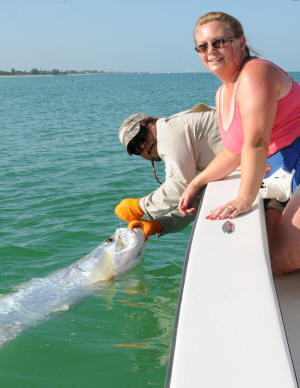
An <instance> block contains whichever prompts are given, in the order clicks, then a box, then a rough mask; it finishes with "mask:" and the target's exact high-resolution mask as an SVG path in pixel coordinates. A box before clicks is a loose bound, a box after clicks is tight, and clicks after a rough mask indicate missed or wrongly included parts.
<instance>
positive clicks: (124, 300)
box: [0, 73, 299, 388]
mask: <svg viewBox="0 0 300 388" xmlns="http://www.w3.org/2000/svg"><path fill="white" fill-rule="evenodd" d="M298 75H299V73H298ZM298 78H299V77H298ZM218 85H219V82H218V80H217V79H215V78H214V77H213V76H211V75H210V74H155V75H154V74H153V75H150V74H148V75H147V74H141V75H97V76H74V77H63V76H57V77H18V78H0V95H1V104H0V113H1V122H0V167H1V168H0V183H1V186H0V225H1V226H0V259H1V261H0V269H1V271H0V293H1V294H7V293H10V292H12V291H14V290H15V287H16V286H17V285H18V284H20V283H22V282H24V281H27V280H29V279H31V278H33V277H39V276H45V275H47V274H49V273H50V272H52V271H54V270H56V269H59V268H63V267H65V266H67V265H69V264H71V263H72V262H74V261H75V260H77V259H79V258H81V257H82V256H84V255H86V254H87V253H89V252H90V251H91V250H92V249H94V248H95V247H96V246H97V245H98V244H99V243H100V242H101V241H102V240H104V239H105V238H106V237H108V236H110V235H111V234H112V232H113V231H114V230H115V229H116V228H117V227H119V226H125V223H123V222H121V221H120V220H119V219H118V218H117V217H116V216H115V214H114V207H115V205H116V204H117V203H118V202H119V201H120V200H121V199H122V198H124V197H140V196H143V195H146V194H147V193H149V192H151V191H152V190H154V189H155V188H156V187H157V183H156V181H155V180H154V178H153V176H152V171H151V166H150V165H149V162H146V161H143V160H142V159H141V158H138V157H132V158H130V157H129V156H128V155H127V154H126V152H125V151H124V150H123V148H122V146H121V144H120V143H119V141H118V137H117V129H118V127H119V125H120V123H121V121H122V120H123V119H124V118H125V117H126V116H128V115H129V114H131V113H134V112H143V113H149V114H151V115H153V116H158V117H159V116H165V115H169V114H172V113H175V112H177V111H180V110H183V109H187V108H189V107H192V106H193V105H194V104H196V103H198V102H206V103H209V104H213V103H214V102H213V101H214V93H215V91H216V89H217V87H218ZM158 170H159V172H158V173H159V175H160V177H162V178H163V173H164V172H163V165H161V166H160V167H159V168H158ZM190 232H191V226H189V227H187V228H186V229H185V230H184V231H182V232H180V233H178V234H176V235H168V236H164V237H162V238H155V237H152V238H150V239H149V241H148V243H147V248H146V252H145V255H144V260H143V262H142V263H141V264H140V265H139V266H138V267H137V268H136V269H134V270H132V271H131V272H129V273H128V274H126V275H124V276H123V277H122V278H120V279H118V280H114V281H111V282H108V283H107V284H104V285H103V288H101V289H100V290H98V291H97V292H96V293H94V294H93V295H92V296H90V297H88V298H87V299H85V300H84V301H83V302H82V303H80V304H78V305H76V306H73V307H72V308H71V309H69V310H68V311H64V312H59V313H56V314H54V315H53V316H52V317H51V319H49V320H48V321H46V322H45V323H43V324H41V325H39V326H37V327H35V328H32V329H31V330H28V331H27V332H25V333H24V334H23V335H22V336H20V337H18V338H17V339H15V340H13V341H11V342H9V343H8V344H7V345H5V346H4V347H3V348H1V349H0V384H1V388H2V387H3V388H18V387H22V388H27V387H28V388H35V387H43V388H50V387H51V388H52V387H64V388H69V387H78V388H79V387H86V388H92V387H103V388H116V387H122V388H125V387H134V388H136V387H137V388H140V387H141V388H143V387H148V386H149V387H163V386H164V381H165V376H166V371H167V364H168V357H169V350H170V344H171V341H172V330H173V320H174V314H175V310H176V303H177V296H178V291H179V287H180V280H181V271H182V265H183V261H184V257H185V251H186V247H187V244H188V240H189V235H190Z"/></svg>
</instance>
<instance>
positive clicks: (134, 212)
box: [115, 198, 144, 222]
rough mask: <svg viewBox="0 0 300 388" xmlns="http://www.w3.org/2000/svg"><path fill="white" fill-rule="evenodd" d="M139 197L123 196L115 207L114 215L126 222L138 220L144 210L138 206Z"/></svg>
mask: <svg viewBox="0 0 300 388" xmlns="http://www.w3.org/2000/svg"><path fill="white" fill-rule="evenodd" d="M139 199H140V198H138V199H135V198H125V199H123V201H121V202H120V203H119V204H118V205H117V206H116V208H115V213H116V215H117V216H118V217H119V218H121V219H122V220H124V221H126V222H130V221H134V220H139V219H140V218H142V217H143V215H144V212H143V211H142V210H141V208H140V207H139Z"/></svg>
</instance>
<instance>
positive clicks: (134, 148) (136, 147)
mask: <svg viewBox="0 0 300 388" xmlns="http://www.w3.org/2000/svg"><path fill="white" fill-rule="evenodd" d="M147 135H148V128H147V127H143V126H142V125H140V131H139V133H138V134H137V135H136V136H135V137H134V138H133V139H132V140H130V142H129V143H128V146H127V151H128V153H129V155H132V154H134V155H140V154H141V153H142V151H143V150H142V149H141V147H140V146H141V144H143V143H145V141H146V140H147Z"/></svg>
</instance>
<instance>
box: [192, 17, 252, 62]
mask: <svg viewBox="0 0 300 388" xmlns="http://www.w3.org/2000/svg"><path fill="white" fill-rule="evenodd" d="M209 22H221V23H223V24H225V26H226V27H228V28H229V29H230V30H231V31H232V34H233V37H234V38H239V37H240V36H243V35H245V34H244V29H243V27H242V24H241V23H240V22H239V21H238V20H237V19H236V18H235V17H233V16H231V15H229V14H227V13H225V12H208V13H207V14H205V15H203V16H200V18H199V19H198V20H197V22H196V25H195V29H194V39H195V43H196V44H197V42H196V32H197V30H198V28H199V27H200V26H203V25H204V24H207V23H209ZM252 51H254V52H255V50H252ZM246 53H247V55H248V56H250V49H249V47H248V46H246ZM255 53H256V52H255ZM256 54H257V53H256Z"/></svg>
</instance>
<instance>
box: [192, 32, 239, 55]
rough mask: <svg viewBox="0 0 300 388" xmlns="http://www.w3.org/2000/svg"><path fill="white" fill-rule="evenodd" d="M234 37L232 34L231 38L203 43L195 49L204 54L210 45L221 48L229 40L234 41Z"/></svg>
mask: <svg viewBox="0 0 300 388" xmlns="http://www.w3.org/2000/svg"><path fill="white" fill-rule="evenodd" d="M233 38H234V37H233V36H231V37H230V38H227V39H224V38H219V39H215V40H213V41H212V42H211V43H202V44H199V45H198V46H196V47H195V50H196V51H197V53H200V54H203V53H205V52H206V51H207V49H208V46H212V47H213V48H215V49H220V48H222V47H224V46H225V44H226V43H227V42H229V41H232V39H233Z"/></svg>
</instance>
